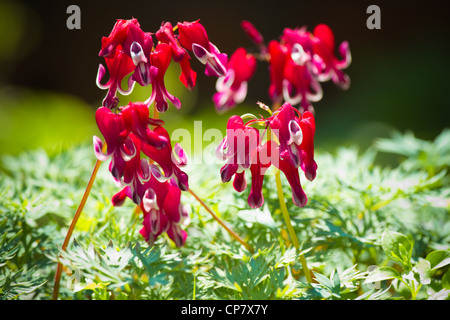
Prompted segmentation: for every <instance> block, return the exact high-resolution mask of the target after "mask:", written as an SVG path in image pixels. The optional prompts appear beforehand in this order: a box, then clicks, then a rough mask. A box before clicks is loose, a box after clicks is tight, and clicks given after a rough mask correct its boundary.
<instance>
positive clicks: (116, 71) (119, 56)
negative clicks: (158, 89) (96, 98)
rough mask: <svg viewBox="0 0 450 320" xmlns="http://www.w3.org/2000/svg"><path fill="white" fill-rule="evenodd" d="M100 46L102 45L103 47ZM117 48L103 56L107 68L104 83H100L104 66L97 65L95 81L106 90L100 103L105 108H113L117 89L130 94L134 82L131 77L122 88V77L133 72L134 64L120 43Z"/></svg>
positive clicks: (104, 71) (115, 104)
mask: <svg viewBox="0 0 450 320" xmlns="http://www.w3.org/2000/svg"><path fill="white" fill-rule="evenodd" d="M102 42H103V46H105V44H106V40H103V41H102ZM103 46H102V47H103ZM117 48H118V50H115V51H114V53H112V54H110V55H109V56H108V57H106V58H105V62H106V66H107V68H108V70H109V80H108V82H107V83H106V84H102V83H101V81H102V79H103V77H104V75H105V73H106V70H105V67H104V66H103V65H101V64H100V65H99V67H98V72H97V78H96V83H97V86H98V87H99V88H100V89H103V90H108V93H107V94H106V97H105V98H104V99H103V102H102V105H103V106H104V107H107V108H110V109H112V108H115V107H116V106H117V104H118V102H119V99H118V98H117V97H116V92H117V91H119V92H120V93H121V94H123V95H127V94H130V93H131V91H133V87H134V82H133V81H131V78H130V79H129V80H128V90H124V89H122V87H121V83H122V81H123V79H124V78H125V77H126V76H127V75H128V74H130V73H131V72H133V70H134V68H135V66H134V64H133V61H132V60H131V58H130V57H128V56H127V55H126V54H124V53H123V52H122V51H121V48H122V47H121V45H120V44H119V45H118V46H117Z"/></svg>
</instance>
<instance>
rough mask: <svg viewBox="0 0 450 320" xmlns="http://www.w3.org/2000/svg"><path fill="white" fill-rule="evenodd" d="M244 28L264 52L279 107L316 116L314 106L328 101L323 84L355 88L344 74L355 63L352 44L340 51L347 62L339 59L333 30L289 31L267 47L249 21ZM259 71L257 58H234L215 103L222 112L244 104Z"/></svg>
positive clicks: (238, 53)
mask: <svg viewBox="0 0 450 320" xmlns="http://www.w3.org/2000/svg"><path fill="white" fill-rule="evenodd" d="M241 26H242V28H243V30H244V32H245V33H246V34H247V35H248V36H249V37H250V39H251V40H252V41H253V43H254V44H255V45H257V47H258V48H259V51H260V52H259V55H258V57H260V59H261V60H264V61H266V62H268V64H269V74H270V86H269V90H268V93H269V97H270V99H271V100H272V103H273V104H281V103H282V102H283V101H287V102H289V103H290V104H291V105H299V106H300V107H299V109H300V110H302V111H303V110H309V111H311V112H314V109H313V107H312V105H311V102H317V101H319V100H320V99H321V98H322V87H321V84H320V83H321V82H325V81H328V80H330V79H331V80H332V81H333V82H334V83H335V84H336V85H337V86H339V87H340V88H342V89H347V88H348V87H349V85H350V78H349V77H348V75H346V74H345V73H344V72H343V70H344V69H345V68H347V67H348V66H349V65H350V63H351V54H350V49H349V44H348V42H347V41H344V42H342V43H341V44H340V45H339V49H338V51H339V53H340V55H341V56H342V59H339V58H338V57H336V55H335V39H334V34H333V32H332V30H331V29H330V27H328V26H327V25H325V24H319V25H317V26H316V27H315V28H314V30H313V32H309V31H307V29H306V28H305V27H303V28H295V29H291V28H286V29H284V30H283V34H282V35H281V36H280V40H279V41H277V40H271V41H270V42H269V43H268V44H267V45H266V44H265V43H264V38H263V36H262V35H261V34H260V33H259V31H258V30H257V29H256V28H255V27H254V26H253V25H252V24H251V23H250V22H248V21H243V22H242V24H241ZM232 60H234V63H231V61H232ZM255 69H256V58H255V54H253V55H252V54H249V53H247V52H246V51H245V49H243V48H238V49H237V50H236V52H235V53H234V54H233V55H232V56H231V58H230V63H229V65H228V70H227V74H226V75H225V76H223V77H220V78H219V79H218V80H217V91H218V92H217V93H216V95H215V96H214V102H215V104H216V108H217V109H218V110H227V109H230V108H232V107H234V106H235V105H236V104H238V103H240V102H242V101H243V99H244V98H245V96H246V94H247V82H248V81H249V80H250V79H251V77H252V76H253V74H254V72H255Z"/></svg>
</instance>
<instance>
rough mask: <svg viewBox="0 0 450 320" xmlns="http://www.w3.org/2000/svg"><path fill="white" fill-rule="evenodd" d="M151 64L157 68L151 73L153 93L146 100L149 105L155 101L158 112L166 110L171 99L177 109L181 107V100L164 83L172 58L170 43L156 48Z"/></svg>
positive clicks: (151, 56)
mask: <svg viewBox="0 0 450 320" xmlns="http://www.w3.org/2000/svg"><path fill="white" fill-rule="evenodd" d="M150 59H151V64H152V66H153V67H154V68H155V69H154V72H152V73H151V77H152V80H151V82H152V85H153V89H152V94H151V96H150V98H149V99H148V100H147V101H146V103H147V105H150V104H152V103H153V102H154V103H155V107H156V110H158V112H166V111H167V109H168V108H169V102H168V101H170V102H171V103H172V104H173V105H174V106H175V107H176V108H177V109H180V108H181V102H180V100H179V99H178V98H177V97H175V96H173V95H172V94H170V93H169V92H168V91H167V89H166V85H165V83H164V75H165V73H166V71H167V68H168V67H169V64H170V61H171V59H172V49H171V48H170V46H169V45H168V44H165V43H159V44H158V45H157V46H156V48H155V50H154V51H153V52H152V53H151V54H150Z"/></svg>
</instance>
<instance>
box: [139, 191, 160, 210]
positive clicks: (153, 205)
mask: <svg viewBox="0 0 450 320" xmlns="http://www.w3.org/2000/svg"><path fill="white" fill-rule="evenodd" d="M142 206H143V208H144V210H145V211H146V212H150V211H151V210H152V209H156V210H159V207H158V203H157V198H156V193H155V191H154V190H153V189H152V188H149V189H147V190H146V191H145V194H144V197H143V198H142Z"/></svg>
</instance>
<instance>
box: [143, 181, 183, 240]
mask: <svg viewBox="0 0 450 320" xmlns="http://www.w3.org/2000/svg"><path fill="white" fill-rule="evenodd" d="M145 189H146V192H145V195H144V198H143V200H142V203H141V208H142V211H143V213H144V221H143V223H142V224H143V228H142V229H141V230H140V233H141V234H142V236H143V237H144V238H145V240H146V241H147V242H149V243H150V244H153V242H154V241H155V240H156V239H157V237H158V236H159V235H160V234H161V233H163V232H167V235H168V236H169V238H170V239H172V240H173V241H174V242H175V244H176V245H177V246H178V247H181V246H183V245H184V243H185V242H186V237H187V233H186V231H184V230H183V229H181V226H182V225H187V224H188V223H189V214H188V212H187V211H186V208H185V207H184V206H183V205H182V204H181V201H180V200H181V191H180V189H179V188H178V187H177V186H176V184H174V183H172V181H170V180H169V181H165V182H160V181H158V180H157V179H155V178H154V177H152V178H150V180H149V181H148V182H146V184H145Z"/></svg>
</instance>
